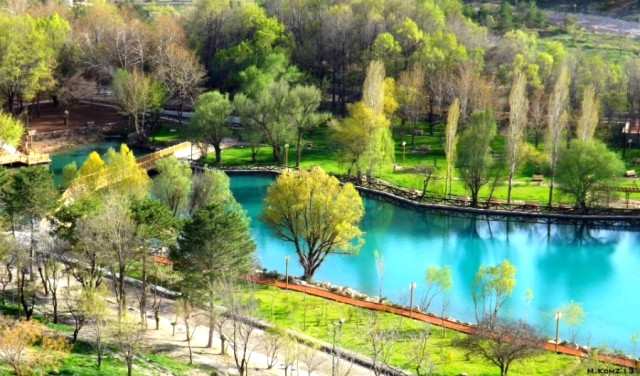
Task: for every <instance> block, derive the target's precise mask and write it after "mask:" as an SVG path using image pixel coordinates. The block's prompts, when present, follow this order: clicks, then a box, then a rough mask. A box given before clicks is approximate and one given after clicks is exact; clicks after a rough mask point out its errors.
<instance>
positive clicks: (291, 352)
mask: <svg viewBox="0 0 640 376" xmlns="http://www.w3.org/2000/svg"><path fill="white" fill-rule="evenodd" d="M283 340H284V341H283V343H282V350H281V353H282V363H283V366H284V376H287V375H288V374H289V373H288V372H289V369H291V374H292V375H293V369H292V368H293V365H294V364H295V363H296V361H297V360H298V355H299V351H300V346H299V344H298V342H296V340H295V338H293V337H291V336H290V335H289V334H288V333H285V335H284V337H283Z"/></svg>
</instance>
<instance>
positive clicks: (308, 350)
mask: <svg viewBox="0 0 640 376" xmlns="http://www.w3.org/2000/svg"><path fill="white" fill-rule="evenodd" d="M321 354H322V352H321V351H320V347H319V346H318V345H316V344H301V345H300V348H299V349H298V358H299V360H302V362H303V363H304V364H305V366H306V367H307V376H311V374H312V373H314V372H316V371H317V370H318V369H320V367H321V366H322V364H323V363H324V362H325V359H324V358H322V356H321ZM298 369H300V367H298Z"/></svg>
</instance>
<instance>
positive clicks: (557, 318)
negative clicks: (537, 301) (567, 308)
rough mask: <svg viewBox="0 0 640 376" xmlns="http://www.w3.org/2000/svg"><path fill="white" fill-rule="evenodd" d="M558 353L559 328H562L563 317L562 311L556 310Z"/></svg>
mask: <svg viewBox="0 0 640 376" xmlns="http://www.w3.org/2000/svg"><path fill="white" fill-rule="evenodd" d="M555 317H556V354H557V353H558V341H559V338H558V330H559V329H560V318H561V317H562V312H560V311H556V316H555Z"/></svg>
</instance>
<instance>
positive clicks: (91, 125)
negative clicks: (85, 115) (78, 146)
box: [86, 121, 96, 127]
mask: <svg viewBox="0 0 640 376" xmlns="http://www.w3.org/2000/svg"><path fill="white" fill-rule="evenodd" d="M86 125H87V127H93V126H94V125H96V122H95V121H88V122H87V123H86Z"/></svg>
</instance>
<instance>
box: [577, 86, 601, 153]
mask: <svg viewBox="0 0 640 376" xmlns="http://www.w3.org/2000/svg"><path fill="white" fill-rule="evenodd" d="M598 107H599V103H598V98H597V97H596V88H595V86H593V85H587V87H585V88H584V92H583V94H582V114H581V115H580V119H579V120H578V129H577V130H576V137H577V138H578V140H580V141H585V142H588V141H591V140H593V135H594V133H595V132H596V127H597V126H598V113H599V111H598V110H599V108H598Z"/></svg>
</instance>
